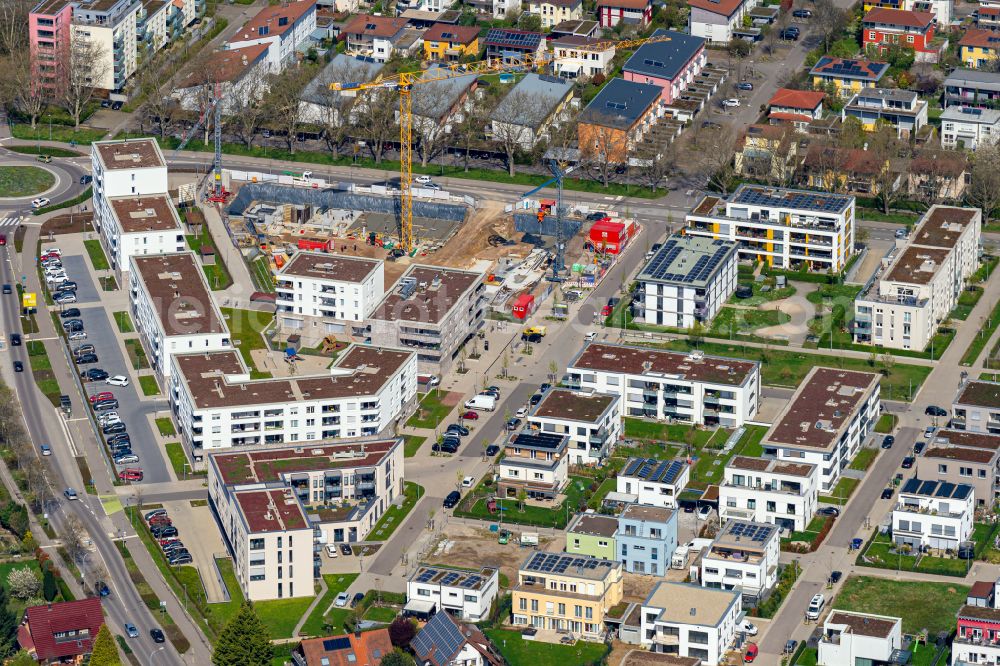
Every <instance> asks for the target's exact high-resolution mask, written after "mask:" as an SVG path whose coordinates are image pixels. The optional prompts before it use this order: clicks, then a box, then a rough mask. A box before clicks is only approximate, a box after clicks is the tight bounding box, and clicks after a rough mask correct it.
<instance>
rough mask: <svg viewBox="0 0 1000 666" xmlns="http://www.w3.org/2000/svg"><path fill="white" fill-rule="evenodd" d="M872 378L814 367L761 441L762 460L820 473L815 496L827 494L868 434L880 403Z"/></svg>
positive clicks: (874, 377)
mask: <svg viewBox="0 0 1000 666" xmlns="http://www.w3.org/2000/svg"><path fill="white" fill-rule="evenodd" d="M880 377H881V375H879V374H877V373H874V372H854V371H850V370H835V369H833V368H821V367H816V368H813V369H812V370H810V371H809V374H808V375H806V377H805V379H803V380H802V383H801V384H799V386H798V388H797V389H795V394H794V395H792V399H791V400H790V401H789V402H788V404H787V405H786V406H785V408H784V409H783V410H782V411H781V413H780V414H779V415H778V418H777V420H776V421H775V422H774V424H773V425H772V426H771V428H770V430H768V431H767V435H765V436H764V439H763V440H762V441H761V445H762V446H763V447H764V457H769V458H775V459H777V460H781V461H783V462H794V463H808V464H810V465H816V467H818V468H819V479H818V481H819V488H818V490H819V492H820V493H830V492H831V491H832V490H833V487H834V486H835V485H836V483H837V480H838V479H839V478H840V472H841V470H843V469H844V468H845V467H847V466H848V465H849V464H850V462H851V460H853V459H854V456H855V454H856V453H857V452H858V450H859V449H860V448H861V445H862V444H863V443H864V441H865V440H866V439H867V438H868V436H869V435H870V434H871V432H872V429H873V428H874V427H875V421H876V420H877V419H878V415H879V412H880V411H881V406H882V403H881V401H880V399H879V386H880V385H879V379H880Z"/></svg>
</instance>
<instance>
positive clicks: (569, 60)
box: [552, 35, 615, 80]
mask: <svg viewBox="0 0 1000 666" xmlns="http://www.w3.org/2000/svg"><path fill="white" fill-rule="evenodd" d="M552 52H553V55H554V56H555V62H554V63H553V67H554V69H555V73H556V76H559V77H561V78H564V79H573V80H575V79H589V78H590V77H592V76H596V75H597V74H604V75H605V76H607V75H608V74H610V73H611V63H612V61H613V60H614V57H615V47H614V43H613V42H608V41H606V40H601V39H597V38H594V37H584V36H582V35H566V36H564V37H560V38H558V39H554V40H552Z"/></svg>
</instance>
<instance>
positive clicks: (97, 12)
mask: <svg viewBox="0 0 1000 666" xmlns="http://www.w3.org/2000/svg"><path fill="white" fill-rule="evenodd" d="M95 5H96V3H95ZM104 7H107V5H104ZM104 7H101V6H93V7H88V6H87V5H86V4H82V3H81V4H79V5H77V4H75V3H74V8H73V23H72V26H71V29H72V32H71V35H72V41H73V42H78V41H82V42H85V43H89V44H91V45H92V47H93V49H94V50H93V51H91V53H92V55H94V56H95V61H94V64H93V72H92V73H93V75H94V76H93V78H92V81H93V84H94V87H96V88H102V89H104V90H121V88H122V87H123V86H124V85H125V81H126V80H128V78H129V77H130V76H132V75H133V74H135V70H136V66H137V64H138V59H139V51H138V48H137V39H136V37H137V31H136V19H137V17H138V15H139V12H140V10H141V8H142V3H140V2H136V3H130V2H128V1H125V2H116V3H114V4H113V5H111V6H110V8H107V9H104Z"/></svg>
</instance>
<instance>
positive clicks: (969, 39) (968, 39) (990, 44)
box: [958, 28, 1000, 50]
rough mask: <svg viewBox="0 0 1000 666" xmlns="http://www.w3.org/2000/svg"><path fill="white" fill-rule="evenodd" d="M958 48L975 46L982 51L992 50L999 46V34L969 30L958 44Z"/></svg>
mask: <svg viewBox="0 0 1000 666" xmlns="http://www.w3.org/2000/svg"><path fill="white" fill-rule="evenodd" d="M958 45H959V46H976V47H979V48H984V49H994V50H996V48H997V47H998V46H1000V34H997V33H996V32H994V31H992V30H980V29H977V28H969V29H968V30H966V31H965V35H964V36H963V37H962V39H961V41H959V43H958Z"/></svg>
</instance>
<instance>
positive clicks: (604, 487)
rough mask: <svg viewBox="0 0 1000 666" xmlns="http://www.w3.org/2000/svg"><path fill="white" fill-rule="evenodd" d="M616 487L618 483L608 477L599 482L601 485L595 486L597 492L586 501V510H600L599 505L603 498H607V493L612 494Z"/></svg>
mask: <svg viewBox="0 0 1000 666" xmlns="http://www.w3.org/2000/svg"><path fill="white" fill-rule="evenodd" d="M617 485H618V481H617V480H616V479H613V478H610V477H609V478H607V479H604V481H601V485H599V486H597V492H595V493H594V494H593V495H592V496H591V497H590V499H589V500H588V501H587V508H588V509H594V510H595V511H596V510H597V509H599V508H601V504H603V503H604V498H605V497H607V496H608V493H610V492H612V491H613V490H614V489H615V488H616V487H617Z"/></svg>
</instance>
